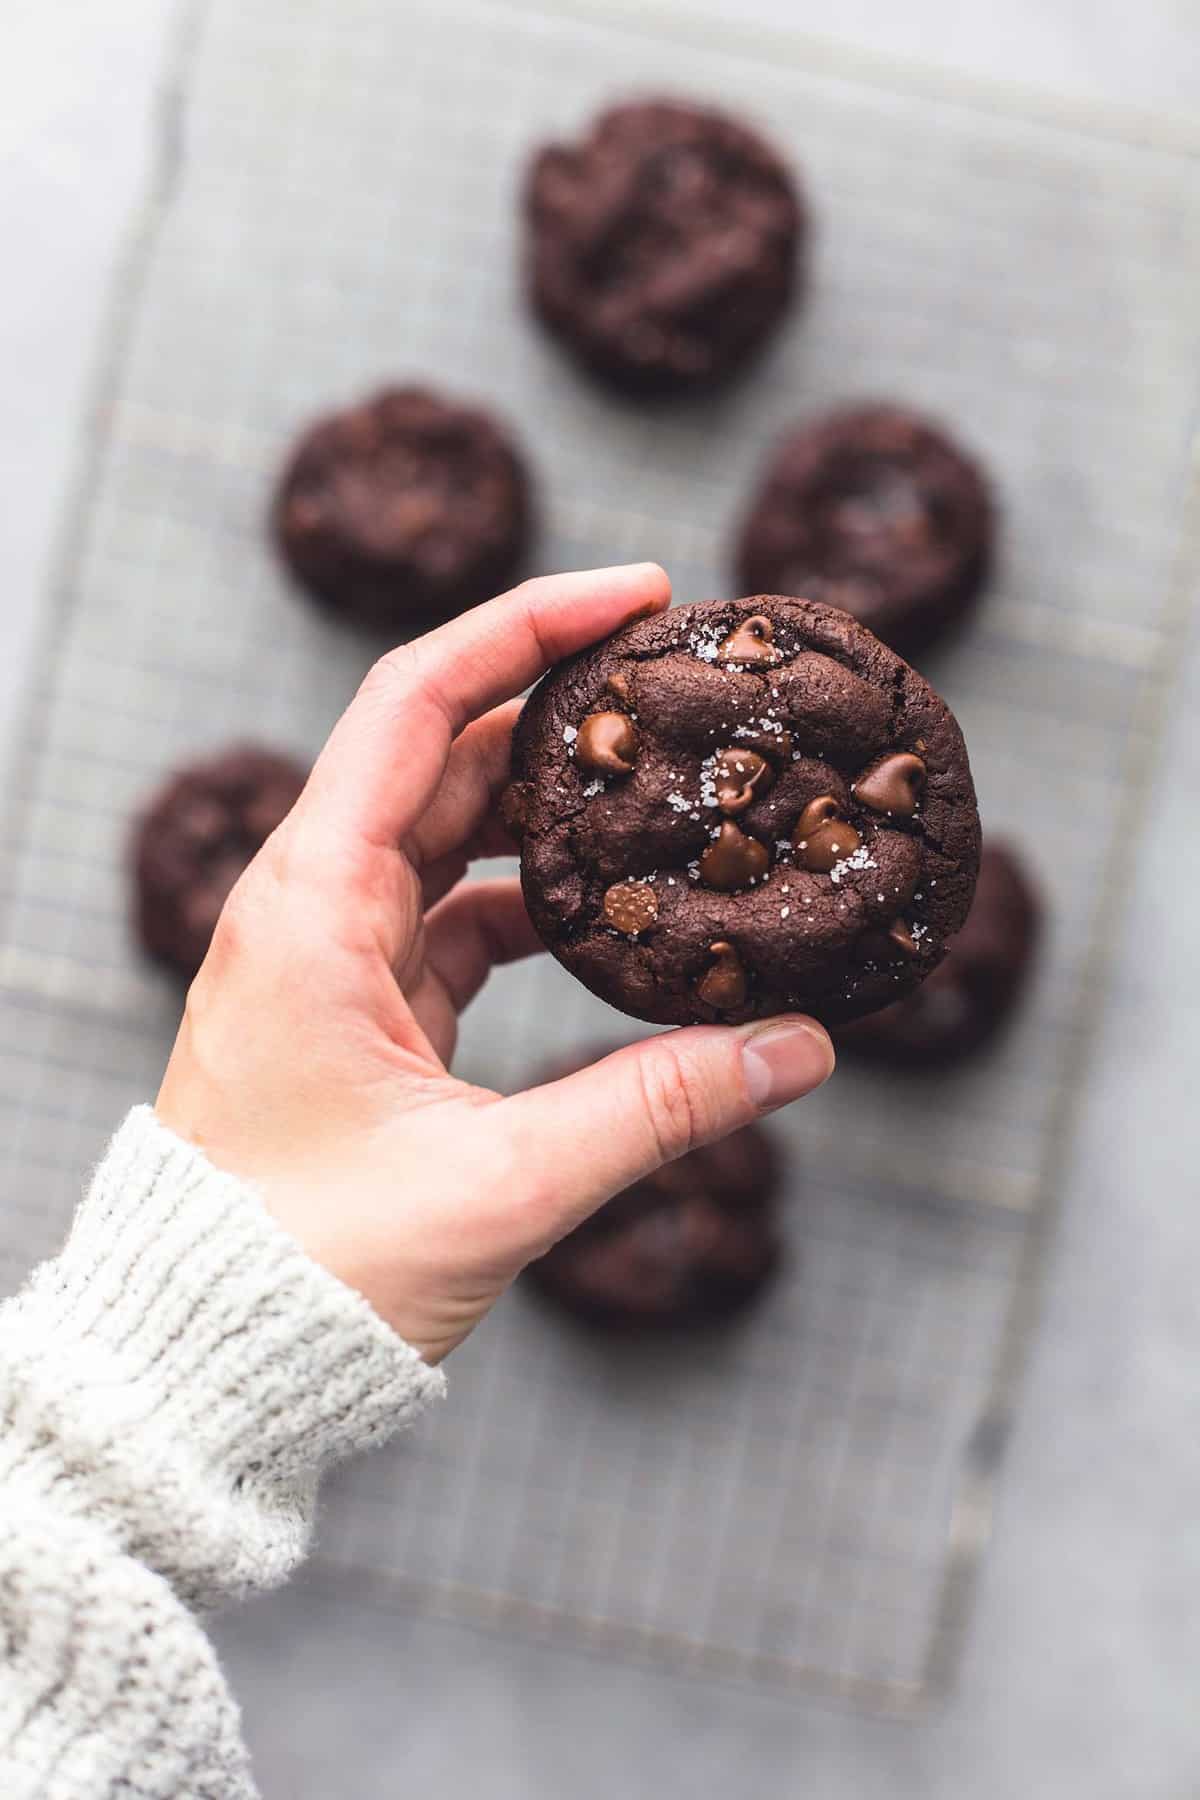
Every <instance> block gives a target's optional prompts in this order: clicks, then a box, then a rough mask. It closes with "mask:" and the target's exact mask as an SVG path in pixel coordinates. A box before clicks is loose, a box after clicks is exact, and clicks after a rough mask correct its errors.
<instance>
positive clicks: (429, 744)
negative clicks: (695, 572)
mask: <svg viewBox="0 0 1200 1800" xmlns="http://www.w3.org/2000/svg"><path fill="white" fill-rule="evenodd" d="M669 598H670V586H669V583H668V581H667V577H666V576H665V574H664V573H663V571H662V570H661V569H659V568H658V567H656V566H655V565H654V564H637V565H633V566H631V567H629V568H619V569H605V570H599V571H596V572H594V573H590V574H578V575H561V576H550V577H547V578H545V579H542V580H538V581H531V582H527V583H526V584H525V585H524V586H523V587H519V588H517V589H515V590H514V591H513V592H512V593H511V594H507V595H503V596H501V598H500V599H498V600H493V601H490V602H489V603H488V604H486V605H484V606H480V607H477V608H476V609H475V610H474V611H473V612H470V613H468V614H466V615H465V616H464V617H462V618H460V619H457V620H455V621H454V622H453V623H452V624H449V625H446V626H443V627H442V628H441V629H440V630H438V631H434V632H431V633H430V634H429V635H428V636H427V637H424V638H420V639H418V640H417V641H416V642H414V643H411V644H407V645H404V646H402V647H401V648H400V649H398V650H393V651H392V652H391V653H390V654H389V655H387V656H385V657H384V658H383V659H382V660H381V661H380V662H379V663H377V664H376V666H375V667H374V668H373V669H372V670H371V672H370V674H369V675H368V676H367V678H366V680H365V681H364V682H363V685H362V687H361V689H360V690H359V693H358V695H357V697H356V698H355V700H354V702H353V704H352V705H351V706H350V708H349V709H348V711H347V712H346V713H345V714H344V716H343V717H342V719H341V720H340V722H339V723H338V725H337V727H336V728H335V730H334V732H333V735H332V736H331V737H330V739H329V742H328V743H327V745H326V746H325V749H324V751H323V752H322V754H321V756H320V758H319V760H318V762H317V765H316V767H315V768H314V770H313V773H312V776H311V778H310V780H309V782H308V785H307V787H306V788H305V790H304V793H303V795H302V796H301V798H300V800H299V801H298V802H297V804H296V807H295V808H294V810H293V812H292V813H291V815H290V817H289V818H288V819H286V820H285V822H284V823H283V825H281V826H280V828H279V830H278V831H277V832H276V833H275V835H274V836H273V837H272V838H271V839H270V840H269V842H268V843H267V844H266V845H265V847H264V848H263V850H262V851H261V853H260V854H259V856H258V857H257V858H256V859H255V861H254V862H253V863H252V864H251V866H250V868H249V869H248V870H247V871H246V873H245V875H244V876H243V878H242V880H241V881H240V882H239V883H238V885H237V886H236V888H235V889H234V891H233V893H232V894H231V895H230V898H229V901H228V903H227V904H226V907H225V911H224V913H223V914H222V917H221V920H220V922H219V924H218V926H217V929H216V933H215V935H214V938H213V943H212V948H211V950H210V951H209V955H208V958H207V960H206V961H205V964H204V967H203V968H202V969H201V971H200V973H199V975H198V976H197V977H196V981H195V983H194V985H193V987H192V989H191V992H190V993H189V995H188V1001H187V1008H186V1011H185V1014H184V1018H183V1022H182V1025H181V1027H180V1031H179V1037H178V1039H177V1041H176V1044H175V1048H174V1051H173V1052H172V1055H171V1060H170V1064H169V1066H168V1068H167V1072H166V1076H165V1078H164V1080H163V1085H162V1090H161V1092H160V1094H159V1096H158V1103H157V1109H158V1114H159V1117H160V1118H161V1119H162V1120H163V1122H164V1124H166V1125H168V1126H170V1127H171V1128H172V1129H173V1130H174V1131H175V1132H177V1133H178V1134H179V1135H180V1136H182V1137H185V1138H188V1139H190V1140H191V1141H192V1142H194V1143H196V1144H198V1145H200V1146H201V1147H202V1148H203V1149H204V1150H205V1151H206V1152H207V1154H208V1156H209V1157H210V1159H211V1160H212V1161H213V1162H214V1163H216V1164H217V1165H218V1166H219V1167H221V1168H224V1169H227V1170H229V1171H231V1172H232V1173H234V1174H236V1175H238V1176H240V1177H242V1178H243V1179H245V1180H248V1181H251V1182H253V1183H254V1184H255V1186H256V1187H257V1188H258V1189H259V1191H260V1192H261V1193H262V1195H263V1197H264V1199H265V1202H266V1204H267V1206H268V1207H269V1208H270V1210H271V1211H272V1212H273V1213H274V1214H275V1216H276V1217H277V1218H278V1220H279V1221H280V1223H281V1224H282V1225H284V1226H285V1227H286V1228H287V1230H288V1231H290V1232H291V1233H292V1235H293V1236H294V1237H296V1238H297V1239H298V1240H299V1242H300V1243H301V1244H302V1245H303V1246H304V1248H305V1249H306V1250H307V1251H308V1253H309V1254H310V1255H311V1256H313V1257H315V1258H316V1260H317V1261H318V1262H321V1263H323V1264H324V1265H325V1266H326V1267H327V1268H328V1269H330V1270H332V1272H333V1273H334V1274H335V1275H337V1276H338V1277H340V1279H341V1280H343V1281H344V1282H346V1283H348V1284H349V1285H350V1286H351V1287H353V1288H357V1289H358V1290H359V1292H360V1293H362V1294H364V1295H365V1296H366V1297H367V1299H368V1300H369V1301H370V1302H371V1304H372V1305H373V1306H374V1307H375V1309H376V1310H377V1311H378V1312H379V1313H380V1314H381V1315H382V1317H383V1318H384V1319H386V1320H387V1321H388V1322H389V1324H391V1325H392V1326H393V1327H394V1328H395V1329H396V1331H398V1332H399V1333H400V1334H401V1336H403V1337H405V1338H407V1339H408V1341H409V1342H410V1343H412V1344H414V1345H415V1346H416V1347H417V1348H418V1349H419V1350H420V1351H421V1353H422V1354H423V1355H424V1356H425V1357H426V1358H427V1359H428V1360H429V1361H431V1362H432V1361H437V1360H439V1359H440V1358H441V1357H443V1356H444V1355H445V1354H446V1353H447V1351H449V1350H451V1349H453V1347H454V1346H455V1345H456V1344H458V1343H460V1342H461V1341H462V1339H463V1338H464V1337H465V1336H466V1335H467V1333H468V1332H469V1331H470V1330H471V1328H472V1326H473V1325H475V1324H476V1323H477V1322H478V1321H479V1319H481V1318H482V1317H483V1315H484V1313H486V1312H487V1310H488V1308H489V1307H490V1306H491V1305H492V1303H493V1301H495V1300H496V1299H497V1297H498V1296H499V1295H500V1294H501V1293H502V1292H503V1291H504V1289H505V1288H506V1287H507V1286H508V1284H509V1283H510V1282H511V1281H512V1280H513V1278H514V1277H515V1276H516V1275H517V1274H518V1273H519V1272H520V1270H521V1269H522V1268H523V1267H524V1265H525V1264H526V1263H527V1262H529V1261H530V1260H531V1259H532V1258H534V1257H536V1256H538V1255H540V1254H541V1253H542V1252H543V1251H544V1250H546V1249H548V1247H549V1246H550V1245H551V1244H552V1243H554V1242H555V1240H556V1239H558V1238H559V1237H561V1236H563V1235H564V1233H566V1232H567V1231H569V1230H570V1229H571V1228H572V1227H573V1226H574V1225H577V1224H578V1223H579V1221H580V1220H581V1219H583V1218H585V1217H586V1216H587V1214H588V1213H590V1212H592V1211H593V1210H594V1209H595V1208H596V1207H597V1206H599V1205H601V1204H602V1203H603V1202H604V1201H605V1200H608V1199H610V1198H611V1197H612V1196H613V1195H614V1194H616V1193H618V1192H619V1191H620V1190H621V1189H622V1188H623V1187H626V1186H628V1184H629V1183H630V1182H632V1181H634V1180H636V1179H638V1178H639V1177H640V1176H643V1175H645V1174H647V1173H648V1172H649V1171H650V1170H652V1169H655V1168H657V1167H659V1166H660V1165H661V1164H662V1163H664V1162H667V1161H670V1160H671V1159H672V1158H674V1157H677V1156H680V1155H682V1154H683V1153H684V1152H685V1151H686V1150H689V1149H691V1148H692V1147H693V1146H694V1145H697V1144H702V1143H706V1142H709V1141H711V1140H712V1139H714V1138H718V1137H722V1136H724V1135H725V1134H726V1133H727V1132H729V1131H732V1130H733V1129H734V1128H735V1127H737V1126H739V1125H744V1124H745V1123H746V1122H747V1121H748V1120H750V1119H752V1118H754V1117H755V1116H756V1115H757V1114H759V1113H761V1112H766V1111H770V1110H772V1109H773V1108H774V1107H776V1106H779V1105H782V1104H783V1103H784V1102H785V1101H788V1100H792V1099H795V1098H796V1097H797V1096H799V1095H801V1094H804V1093H807V1092H808V1091H809V1090H810V1089H811V1088H814V1087H816V1086H818V1085H819V1083H820V1082H822V1081H824V1080H825V1078H826V1076H827V1075H828V1074H829V1073H830V1071H831V1069H832V1067H833V1051H832V1047H831V1045H830V1042H829V1039H828V1037H827V1035H826V1034H825V1032H824V1031H823V1030H822V1029H821V1027H820V1026H819V1025H817V1024H815V1023H814V1022H813V1021H812V1020H811V1019H799V1018H786V1019H773V1020H770V1021H767V1022H760V1023H758V1024H756V1025H749V1026H741V1027H736V1028H735V1027H728V1026H716V1025H714V1026H692V1027H689V1028H687V1029H686V1030H681V1031H672V1032H669V1033H667V1034H665V1035H662V1036H659V1037H653V1038H650V1039H648V1040H646V1041H645V1042H641V1043H637V1044H634V1045H631V1046H630V1047H629V1048H628V1049H625V1050H619V1051H617V1052H616V1053H615V1054H614V1055H612V1056H608V1057H606V1058H605V1059H604V1060H603V1061H602V1062H599V1063H597V1064H596V1065H595V1066H594V1067H592V1068H590V1069H585V1070H582V1071H581V1072H580V1073H578V1074H575V1075H571V1076H569V1077H567V1078H566V1079H565V1080H561V1081H555V1082H551V1083H549V1084H548V1085H546V1086H544V1087H540V1088H533V1089H531V1090H530V1091H529V1092H527V1093H524V1094H519V1095H516V1096H515V1097H512V1098H509V1099H502V1098H501V1097H500V1096H499V1095H497V1094H493V1093H489V1092H488V1091H487V1090H486V1089H483V1088H476V1087H470V1086H468V1085H467V1084H466V1083H465V1082H462V1081H458V1080H456V1079H455V1078H454V1076H452V1075H451V1074H450V1073H449V1072H448V1068H447V1064H448V1063H449V1060H450V1056H451V1054H452V1051H453V1049H454V1041H455V1034H456V1029H457V1019H458V1014H459V1013H460V1012H461V1011H462V1009H463V1007H464V1006H466V1004H467V1002H468V1001H469V1000H470V999H471V997H472V995H473V994H475V993H476V992H477V990H478V989H479V987H480V986H481V985H482V983H483V981H484V980H485V978H486V976H487V974H488V971H489V969H490V968H491V967H492V965H493V964H494V963H503V962H509V961H511V960H513V959H514V958H516V957H520V956H525V955H528V954H529V953H530V952H532V951H536V950H538V949H539V948H540V945H539V944H538V942H537V941H536V939H535V937H534V934H533V929H532V927H531V925H530V923H529V920H528V918H527V916H526V913H525V908H524V905H523V904H522V900H521V890H520V884H519V883H518V882H517V881H516V880H515V879H505V880H493V881H479V882H474V881H473V882H463V881H462V876H463V874H464V873H465V871H466V868H467V865H468V863H469V862H470V861H471V859H472V858H473V857H479V856H494V855H497V854H505V853H511V852H512V850H513V848H514V846H513V844H512V843H511V841H510V840H509V839H508V837H507V835H506V833H505V831H504V829H503V826H502V825H501V824H500V822H499V818H498V816H497V812H496V806H495V802H496V798H497V795H498V793H499V791H500V789H501V788H502V787H503V786H504V784H505V782H506V780H507V778H508V765H509V743H510V736H511V732H512V727H513V723H514V721H515V719H516V717H517V714H518V712H519V711H520V702H519V700H515V699H513V698H512V696H513V695H516V694H519V693H520V691H521V690H522V689H523V688H525V687H526V686H527V685H528V684H529V683H530V682H531V681H533V680H534V679H535V678H536V677H537V676H538V675H540V674H541V673H542V671H543V670H544V669H545V668H546V667H547V666H548V665H549V664H551V663H555V662H558V661H559V660H560V659H561V658H562V657H564V656H567V655H568V654H570V653H571V652H572V651H575V650H578V649H580V648H582V647H583V646H584V645H586V644H589V643H592V642H593V641H594V640H595V639H597V638H600V637H604V636H607V635H608V634H609V633H610V632H612V631H614V630H616V628H617V627H618V626H619V625H623V624H624V623H626V622H627V621H628V620H629V619H632V618H635V617H637V616H638V615H639V614H644V613H647V612H657V611H659V610H660V609H661V608H663V607H665V606H666V605H667V603H668V601H669Z"/></svg>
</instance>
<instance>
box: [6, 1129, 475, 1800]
mask: <svg viewBox="0 0 1200 1800" xmlns="http://www.w3.org/2000/svg"><path fill="white" fill-rule="evenodd" d="M440 1388H441V1376H440V1375H439V1374H438V1373H436V1372H435V1371H433V1370H430V1369H429V1368H428V1367H427V1366H426V1365H425V1364H424V1363H422V1362H421V1361H420V1359H419V1358H418V1357H417V1356H416V1354H415V1352H413V1351H412V1350H411V1349H409V1347H408V1346H407V1345H405V1344H404V1343H403V1342H402V1341H401V1340H400V1339H399V1338H397V1337H395V1336H394V1334H392V1333H391V1332H390V1331H388V1330H387V1328H386V1327H385V1326H384V1325H383V1324H382V1323H381V1322H380V1321H379V1320H378V1319H377V1318H376V1317H375V1315H374V1314H373V1313H372V1312H371V1310H370V1308H369V1307H368V1306H367V1305H366V1302H365V1301H363V1300H361V1299H360V1298H359V1297H358V1296H357V1295H355V1294H353V1293H351V1292H350V1291H349V1290H348V1289H347V1288H345V1287H343V1286H342V1285H341V1284H340V1283H338V1282H336V1281H335V1280H334V1279H333V1278H332V1277H331V1276H329V1275H328V1274H326V1273H325V1272H324V1271H323V1270H321V1269H319V1268H317V1266H316V1265H315V1264H313V1263H312V1262H310V1261H309V1260H308V1258H307V1257H305V1256H304V1254H303V1253H302V1252H301V1251H300V1250H299V1248H298V1247H297V1246H296V1245H295V1244H294V1243H293V1242H292V1240H291V1239H290V1238H289V1237H288V1236H287V1235H286V1234H285V1233H284V1232H283V1231H281V1230H280V1229H279V1227H278V1226H277V1225H275V1224H274V1222H273V1221H272V1220H271V1219H270V1218H269V1217H268V1216H267V1214H266V1212H265V1210H264V1209H263V1207H262V1206H261V1204H260V1203H259V1201H258V1200H257V1198H256V1197H255V1195H254V1194H253V1193H251V1192H249V1191H248V1190H247V1189H246V1188H244V1187H242V1186H241V1185H240V1184H239V1183H237V1182H236V1181H234V1180H233V1179H231V1178H230V1177H228V1176H225V1175H222V1174H219V1173H217V1172H216V1171H215V1170H213V1169H212V1168H211V1166H210V1165H209V1164H208V1163H207V1162H206V1161H205V1159H204V1158H203V1157H201V1156H200V1155H199V1154H198V1153H197V1152H196V1151H194V1150H192V1149H191V1148H189V1147H188V1146H186V1145H184V1144H182V1143H181V1142H180V1141H179V1140H178V1139H176V1138H174V1137H173V1136H172V1135H171V1134H170V1133H168V1132H166V1131H164V1130H163V1129H162V1127H161V1126H160V1125H158V1123H157V1121H156V1120H155V1119H154V1118H153V1115H152V1114H150V1113H149V1112H148V1111H147V1110H145V1109H142V1110H140V1111H139V1112H137V1113H135V1114H133V1115H131V1117H130V1119H129V1120H127V1121H126V1123H125V1125H124V1126H123V1127H122V1130H121V1131H120V1132H119V1133H118V1135H117V1138H116V1139H115V1140H114V1143H113V1146H112V1148H111V1150H110V1152H109V1155H108V1157H107V1158H106V1160H105V1162H104V1164H103V1165H102V1167H101V1169H100V1170H99V1172H98V1174H97V1176H96V1179H95V1181H94V1183H93V1185H92V1188H91V1190H90V1192H89V1194H88V1197H87V1199H86V1200H85V1201H84V1203H83V1205H82V1206H81V1208H80V1211H79V1214H78V1217H77V1219H76V1222H75V1225H74V1228H73V1230H72V1233H71V1237H70V1239H69V1241H68V1243H67V1245H66V1247H65V1249H64V1250H63V1252H62V1254H61V1255H60V1256H59V1257H58V1258H57V1259H55V1261H53V1262H51V1263H47V1264H45V1265H44V1266H43V1267H42V1268H41V1269H39V1270H38V1271H37V1273H36V1274H35V1276H34V1277H33V1279H32V1281H31V1282H30V1284H29V1286H28V1287H27V1288H26V1290H25V1291H24V1292H23V1293H22V1294H21V1295H20V1296H18V1297H17V1299H15V1300H13V1301H10V1302H9V1303H8V1304H7V1305H6V1306H4V1307H3V1308H0V1641H2V1642H3V1645H4V1651H5V1657H4V1659H3V1660H4V1673H3V1675H2V1676H0V1683H2V1688H3V1691H2V1693H0V1770H3V1771H4V1773H5V1777H6V1778H5V1780H4V1781H0V1788H2V1790H3V1792H4V1793H5V1794H6V1795H8V1794H9V1793H12V1794H14V1796H15V1795H21V1794H25V1793H30V1794H33V1793H36V1794H38V1795H43V1794H47V1795H53V1794H58V1793H61V1794H63V1795H64V1796H65V1795H67V1794H71V1795H76V1794H79V1793H82V1792H87V1793H88V1794H89V1795H92V1794H96V1795H101V1794H106V1793H108V1792H110V1791H119V1788H118V1786H117V1784H118V1783H119V1782H120V1781H122V1780H125V1781H129V1780H136V1781H137V1782H139V1783H140V1788H139V1791H144V1792H146V1793H148V1794H159V1793H161V1794H163V1795H166V1794H171V1795H178V1794H181V1793H188V1794H192V1793H195V1794H197V1795H208V1794H213V1795H222V1796H227V1795H228V1796H232V1795H239V1794H243V1793H249V1792H251V1791H252V1789H251V1788H250V1786H249V1778H248V1776H247V1774H246V1770H245V1762H244V1756H243V1753H242V1751H241V1746H240V1740H239V1737H238V1733H237V1724H236V1712H235V1709H234V1708H233V1705H232V1702H231V1701H230V1700H229V1697H228V1695H227V1694H226V1692H225V1689H224V1686H223V1683H222V1681H221V1677H220V1673H219V1671H218V1669H217V1667H216V1664H215V1661H214V1659H213V1656H212V1652H211V1650H210V1648H209V1645H208V1642H207V1639H206V1638H205V1637H204V1634H203V1632H202V1631H201V1629H200V1627H199V1626H198V1625H197V1624H196V1623H195V1621H194V1619H193V1617H192V1615H191V1613H190V1611H189V1610H188V1609H189V1608H190V1607H196V1608H201V1609H204V1608H209V1607H212V1606H214V1605H217V1604H219V1603H220V1602H221V1601H222V1600H224V1599H227V1598H230V1597H233V1596H236V1595H239V1594H243V1593H245V1592H247V1591H249V1590H251V1589H254V1588H257V1587H263V1586H267V1585H270V1584H271V1583H273V1582H276V1581H279V1580H281V1579H283V1578H284V1577H285V1576H286V1575H287V1573H288V1572H289V1571H290V1570H291V1569H292V1568H293V1567H294V1565H295V1564H296V1562H297V1561H298V1560H299V1558H300V1557H301V1555H302V1554H303V1551H304V1548H305V1545H306V1543H307V1540H308V1535H309V1531H310V1527H311V1519H312V1508H313V1499H314V1495H315V1490H316V1485H317V1481H318V1479H319V1476H320V1473H321V1471H322V1469H323V1468H324V1467H325V1466H327V1465H328V1464H330V1463H331V1462H334V1461H336V1460H337V1459H338V1458H340V1457H341V1456H344V1455H346V1454H348V1453H350V1452H351V1451H353V1450H355V1449H358V1448H362V1447H365V1446H367V1445H370V1444H372V1443H376V1442H379V1441H381V1440H382V1439H384V1438H385V1437H387V1436H389V1435H391V1433H392V1432H393V1431H394V1430H395V1429H397V1427H398V1426H400V1425H402V1424H403V1423H405V1422H406V1421H407V1420H408V1419H410V1418H411V1417H412V1416H414V1414H415V1413H416V1412H417V1411H418V1410H420V1408H421V1407H422V1406H423V1405H424V1404H425V1403H426V1401H427V1400H428V1399H429V1398H430V1397H431V1396H432V1395H434V1394H436V1393H437V1392H439V1391H440ZM81 1759H82V1760H81ZM10 1770H11V1773H10ZM181 1772H182V1773H181ZM22 1783H23V1784H24V1785H22Z"/></svg>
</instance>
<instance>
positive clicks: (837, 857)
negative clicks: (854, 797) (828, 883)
mask: <svg viewBox="0 0 1200 1800" xmlns="http://www.w3.org/2000/svg"><path fill="white" fill-rule="evenodd" d="M861 842H862V839H861V838H860V837H859V835H858V833H857V831H855V829H854V827H853V825H848V824H847V823H846V815H845V813H844V811H843V810H842V807H841V805H840V803H839V802H838V801H837V800H836V799H835V798H834V796H833V795H832V794H822V795H820V796H819V798H818V799H816V800H810V801H809V803H808V805H807V806H806V807H805V809H804V811H803V812H802V813H801V814H800V818H799V821H798V823H797V825H796V829H795V831H794V832H793V833H792V848H793V849H794V850H795V852H796V861H797V862H798V863H799V864H800V866H801V868H803V869H810V870H811V871H812V872H813V874H816V875H827V874H828V873H829V871H830V869H832V868H835V867H836V866H837V864H838V863H840V862H842V861H844V860H845V858H846V857H847V856H853V855H854V852H855V851H856V850H857V849H858V847H859V845H860V844H861Z"/></svg>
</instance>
